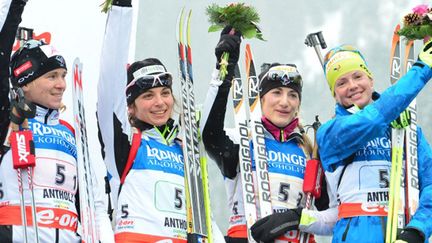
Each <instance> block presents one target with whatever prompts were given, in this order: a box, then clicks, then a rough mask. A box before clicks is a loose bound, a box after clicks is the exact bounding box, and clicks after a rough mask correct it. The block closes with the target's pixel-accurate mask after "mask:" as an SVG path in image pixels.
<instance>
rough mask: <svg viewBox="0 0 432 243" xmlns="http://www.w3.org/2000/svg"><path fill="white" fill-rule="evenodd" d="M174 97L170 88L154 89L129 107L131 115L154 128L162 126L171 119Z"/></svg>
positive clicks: (139, 97)
mask: <svg viewBox="0 0 432 243" xmlns="http://www.w3.org/2000/svg"><path fill="white" fill-rule="evenodd" d="M173 107H174V97H173V94H172V91H171V89H170V88H169V87H157V88H152V89H149V90H147V91H145V92H144V93H142V94H140V95H139V96H138V97H137V98H136V99H135V100H134V102H133V103H132V104H131V105H129V108H128V110H129V114H130V115H131V116H132V117H135V118H137V119H139V120H141V121H143V122H146V123H148V124H150V125H153V126H162V125H164V124H165V123H167V121H168V119H169V118H170V117H171V113H172V111H173Z"/></svg>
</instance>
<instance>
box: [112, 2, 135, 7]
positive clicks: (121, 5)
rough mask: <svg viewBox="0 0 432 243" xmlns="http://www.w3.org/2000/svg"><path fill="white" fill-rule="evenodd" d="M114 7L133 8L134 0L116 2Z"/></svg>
mask: <svg viewBox="0 0 432 243" xmlns="http://www.w3.org/2000/svg"><path fill="white" fill-rule="evenodd" d="M112 5H115V6H120V7H132V0H114V1H113V2H112Z"/></svg>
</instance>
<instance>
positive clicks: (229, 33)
mask: <svg viewBox="0 0 432 243" xmlns="http://www.w3.org/2000/svg"><path fill="white" fill-rule="evenodd" d="M240 43H241V33H240V31H235V30H234V29H233V28H232V27H231V26H226V27H225V28H224V29H223V30H222V32H221V36H220V39H219V42H218V43H217V45H216V48H215V56H216V68H217V69H219V68H220V61H221V57H222V54H223V53H224V52H227V53H229V59H228V66H230V67H232V68H233V70H234V67H235V65H236V64H237V62H238V60H239V56H240Z"/></svg>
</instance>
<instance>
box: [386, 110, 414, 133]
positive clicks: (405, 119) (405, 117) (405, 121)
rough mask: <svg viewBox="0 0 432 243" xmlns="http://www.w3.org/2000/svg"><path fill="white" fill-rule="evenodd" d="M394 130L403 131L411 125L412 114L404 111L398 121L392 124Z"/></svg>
mask: <svg viewBox="0 0 432 243" xmlns="http://www.w3.org/2000/svg"><path fill="white" fill-rule="evenodd" d="M390 125H391V127H392V128H396V129H401V128H405V127H408V126H409V125H411V112H410V111H409V110H408V109H406V110H404V111H402V112H401V113H400V115H399V117H398V118H396V120H394V121H392V122H391V123H390Z"/></svg>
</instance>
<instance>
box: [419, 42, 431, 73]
mask: <svg viewBox="0 0 432 243" xmlns="http://www.w3.org/2000/svg"><path fill="white" fill-rule="evenodd" d="M418 59H420V61H422V62H424V63H426V64H427V65H428V66H429V67H430V68H432V40H429V41H428V42H427V43H426V44H425V45H424V47H423V50H422V52H421V53H420V54H419V57H418Z"/></svg>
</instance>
